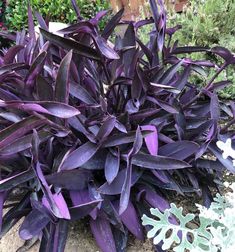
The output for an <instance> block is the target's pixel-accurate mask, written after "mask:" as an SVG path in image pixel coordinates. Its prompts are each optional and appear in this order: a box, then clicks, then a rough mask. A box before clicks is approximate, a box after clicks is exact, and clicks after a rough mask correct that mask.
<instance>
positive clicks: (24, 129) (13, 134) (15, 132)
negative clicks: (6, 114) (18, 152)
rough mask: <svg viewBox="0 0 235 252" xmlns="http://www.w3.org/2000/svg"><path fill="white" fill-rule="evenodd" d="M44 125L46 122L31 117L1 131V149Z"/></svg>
mask: <svg viewBox="0 0 235 252" xmlns="http://www.w3.org/2000/svg"><path fill="white" fill-rule="evenodd" d="M43 124H45V120H42V119H39V118H37V117H35V116H30V117H27V118H25V119H23V120H21V121H19V122H17V123H14V124H12V125H11V126H9V127H7V128H5V129H3V130H1V131H0V148H2V147H4V146H5V145H6V144H10V143H12V142H14V141H15V140H16V139H17V138H20V137H22V136H24V135H25V134H27V133H28V132H30V131H31V130H32V129H34V128H36V127H38V126H41V125H43Z"/></svg>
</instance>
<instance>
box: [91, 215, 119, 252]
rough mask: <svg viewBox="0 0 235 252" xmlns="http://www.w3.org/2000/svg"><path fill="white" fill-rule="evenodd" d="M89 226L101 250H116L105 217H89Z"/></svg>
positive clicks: (105, 251)
mask: <svg viewBox="0 0 235 252" xmlns="http://www.w3.org/2000/svg"><path fill="white" fill-rule="evenodd" d="M90 227H91V232H92V234H93V235H94V237H95V240H96V242H97V245H98V246H99V247H100V249H101V250H102V251H103V252H110V251H112V252H116V246H115V242H114V239H113V234H112V230H111V227H110V224H109V222H108V221H107V220H106V219H104V218H101V217H98V218H97V219H96V220H93V219H90Z"/></svg>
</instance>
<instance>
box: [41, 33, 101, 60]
mask: <svg viewBox="0 0 235 252" xmlns="http://www.w3.org/2000/svg"><path fill="white" fill-rule="evenodd" d="M40 32H41V33H42V35H43V37H44V38H45V39H47V40H48V41H50V42H52V43H53V44H55V45H57V46H59V47H62V48H65V49H67V50H73V52H74V53H76V54H78V55H81V56H84V57H87V58H91V59H94V60H100V56H99V54H98V53H97V52H96V51H95V50H94V49H93V48H91V47H89V46H86V45H84V44H82V43H80V42H77V41H74V40H72V39H68V38H63V37H61V36H58V35H55V34H52V33H50V32H47V31H46V30H43V29H40Z"/></svg>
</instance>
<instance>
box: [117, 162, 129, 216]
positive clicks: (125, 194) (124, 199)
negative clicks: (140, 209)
mask: <svg viewBox="0 0 235 252" xmlns="http://www.w3.org/2000/svg"><path fill="white" fill-rule="evenodd" d="M131 182H132V164H131V161H130V160H129V157H128V160H127V168H126V174H125V180H124V183H123V186H122V191H121V197H120V204H119V215H121V214H122V213H123V212H124V211H125V210H126V209H127V207H128V203H129V199H130V193H131Z"/></svg>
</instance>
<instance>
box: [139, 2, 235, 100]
mask: <svg viewBox="0 0 235 252" xmlns="http://www.w3.org/2000/svg"><path fill="white" fill-rule="evenodd" d="M148 8H149V5H148V4H147V5H146V6H144V10H142V9H141V13H146V12H148V11H146V10H148ZM143 15H144V14H143ZM176 25H182V27H184V29H180V30H179V31H177V32H176V33H175V35H174V38H176V40H178V43H179V46H185V45H191V46H196V45H199V46H208V47H213V46H216V45H220V46H224V47H226V48H228V49H230V50H231V51H232V52H235V0H190V1H189V4H188V5H187V6H186V8H185V9H184V11H183V13H180V14H179V13H175V11H174V10H173V9H169V8H168V27H174V26H176ZM152 28H153V25H151V24H150V25H148V26H145V27H144V28H142V29H141V28H140V29H139V35H140V38H141V40H142V41H144V42H147V39H148V37H149V33H150V32H151V30H152ZM190 57H191V56H190ZM191 58H193V59H194V60H197V59H200V58H202V54H201V53H195V54H194V55H193V56H192V57H191ZM207 59H208V60H212V61H213V62H216V63H217V64H218V65H219V64H221V61H220V60H219V59H218V58H215V57H214V56H213V57H212V56H211V55H210V54H208V55H207ZM205 74H206V75H207V77H209V76H213V75H214V69H213V70H211V71H207V72H205ZM207 77H206V78H207ZM224 77H226V79H229V80H230V81H232V83H233V85H230V86H229V87H227V88H225V89H223V91H220V92H219V95H220V97H221V98H225V99H234V98H235V74H234V66H233V67H229V68H227V69H226V71H224V73H223V74H222V75H220V76H219V77H218V78H217V81H218V82H219V81H221V80H222V79H223V78H224ZM190 80H191V81H192V82H196V83H198V84H200V83H203V81H202V80H201V75H200V76H199V75H194V76H193V77H192V78H191V79H190Z"/></svg>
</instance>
